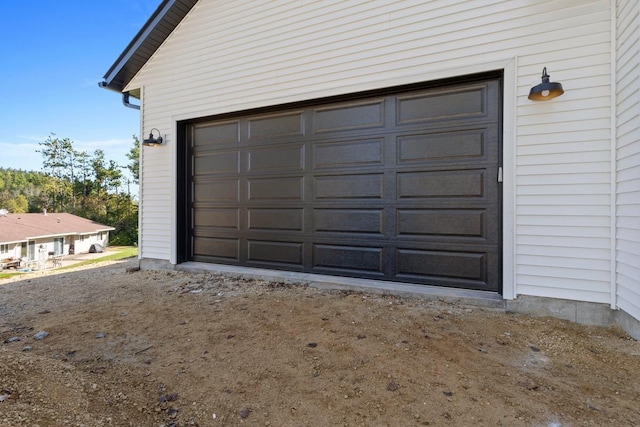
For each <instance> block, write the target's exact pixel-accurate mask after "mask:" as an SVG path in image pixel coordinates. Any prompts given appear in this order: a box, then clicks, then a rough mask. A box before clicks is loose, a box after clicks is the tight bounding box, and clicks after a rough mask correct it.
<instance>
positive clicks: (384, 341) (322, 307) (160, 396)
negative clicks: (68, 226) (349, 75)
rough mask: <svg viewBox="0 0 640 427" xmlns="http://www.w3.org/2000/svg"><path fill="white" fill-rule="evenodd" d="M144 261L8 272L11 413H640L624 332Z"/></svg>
mask: <svg viewBox="0 0 640 427" xmlns="http://www.w3.org/2000/svg"><path fill="white" fill-rule="evenodd" d="M135 265H137V260H128V261H118V262H108V263H101V264H99V265H98V266H97V267H93V268H86V267H85V268H84V269H81V268H78V269H76V270H67V271H63V272H50V273H48V274H45V273H38V274H34V275H32V276H23V277H18V278H12V279H6V280H3V281H0V425H2V426H6V427H9V426H29V427H36V426H39V427H45V426H118V427H120V426H136V427H138V426H152V427H160V426H165V427H179V426H201V427H203V426H235V425H248V426H249V425H251V426H412V425H416V426H420V425H434V426H440V425H442V426H471V425H492V426H493V425H497V426H545V427H551V426H557V427H559V426H583V425H587V426H590V425H594V426H614V425H615V426H634V425H635V426H637V425H640V343H638V342H637V341H634V340H632V339H631V338H629V337H628V336H627V335H625V334H624V332H622V331H621V330H619V329H617V328H601V327H584V326H579V325H576V324H572V323H569V322H566V321H560V320H556V319H548V318H530V317H526V316H521V315H514V314H506V313H503V312H497V311H491V310H487V309H482V308H478V307H468V306H462V305H456V304H450V303H444V302H441V301H436V300H425V299H417V298H415V299H411V298H398V297H393V296H388V295H376V294H363V293H349V292H344V291H326V290H318V289H314V288H307V287H302V286H290V285H284V284H281V283H268V282H261V281H253V280H243V279H233V278H230V277H225V276H217V275H212V274H187V273H183V272H170V271H155V272H153V271H139V272H133V273H127V272H126V270H125V269H126V268H128V267H132V266H135ZM41 331H44V332H47V333H48V336H47V337H45V338H44V339H41V340H37V339H35V338H34V336H35V335H36V334H37V333H38V332H41Z"/></svg>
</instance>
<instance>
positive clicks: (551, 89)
mask: <svg viewBox="0 0 640 427" xmlns="http://www.w3.org/2000/svg"><path fill="white" fill-rule="evenodd" d="M563 93H564V89H562V84H560V83H551V82H549V74H547V67H544V68H543V69H542V83H540V84H539V85H537V86H534V87H532V88H531V91H530V92H529V99H530V100H532V101H546V100H548V99H552V98H555V97H557V96H560V95H562V94H563Z"/></svg>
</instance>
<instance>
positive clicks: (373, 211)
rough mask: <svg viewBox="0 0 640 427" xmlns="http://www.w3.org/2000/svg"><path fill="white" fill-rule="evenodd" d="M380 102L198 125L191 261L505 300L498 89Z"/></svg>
mask: <svg viewBox="0 0 640 427" xmlns="http://www.w3.org/2000/svg"><path fill="white" fill-rule="evenodd" d="M380 93H381V95H379V96H372V97H368V98H366V97H365V98H363V99H361V100H350V101H340V102H335V103H326V104H322V105H309V106H308V107H303V108H301V107H296V108H294V109H290V110H286V109H283V110H281V111H275V112H273V113H266V114H260V115H245V116H244V117H240V118H238V119H237V120H236V119H228V118H227V119H222V120H219V121H216V120H212V121H211V122H210V123H196V124H193V125H191V128H189V129H190V132H188V135H191V136H192V138H193V140H192V141H191V144H190V145H189V147H190V148H189V150H190V151H189V156H188V159H187V166H186V168H187V170H188V171H189V176H190V180H191V181H190V184H191V187H190V194H189V196H190V208H191V215H187V216H188V219H187V221H189V224H188V226H189V229H188V231H187V233H185V234H187V235H188V237H186V238H189V239H190V243H191V244H190V246H189V247H191V251H192V252H191V254H190V257H189V259H193V260H196V261H203V262H219V263H227V264H233V265H247V266H256V267H265V268H276V269H285V270H286V269H290V270H295V271H306V272H314V273H323V274H336V275H345V276H354V277H364V278H376V279H383V280H394V281H402V282H412V283H423V284H430V285H442V286H454V287H463V288H471V289H480V290H492V291H500V289H501V254H502V249H501V241H500V239H501V237H500V236H501V227H502V222H501V221H502V220H501V201H500V197H501V190H500V184H499V183H498V182H497V174H498V167H499V164H500V152H501V151H500V150H501V140H500V135H501V133H500V102H499V95H500V83H499V80H498V79H495V80H489V81H481V82H478V83H465V84H460V85H453V86H450V87H445V88H437V89H433V88H432V89H424V90H417V91H416V90H411V91H407V92H399V91H398V92H396V93H393V92H390V91H385V92H380ZM190 168H192V169H190Z"/></svg>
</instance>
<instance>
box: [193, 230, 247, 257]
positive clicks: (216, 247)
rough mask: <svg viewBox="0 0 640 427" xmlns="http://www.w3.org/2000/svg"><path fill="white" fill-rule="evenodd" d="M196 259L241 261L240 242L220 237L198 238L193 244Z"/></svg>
mask: <svg viewBox="0 0 640 427" xmlns="http://www.w3.org/2000/svg"><path fill="white" fill-rule="evenodd" d="M193 253H194V258H196V260H197V257H199V256H201V257H205V258H207V257H208V258H221V259H227V260H233V261H239V260H240V240H239V239H234V238H227V239H225V238H220V237H198V236H196V238H195V239H194V244H193Z"/></svg>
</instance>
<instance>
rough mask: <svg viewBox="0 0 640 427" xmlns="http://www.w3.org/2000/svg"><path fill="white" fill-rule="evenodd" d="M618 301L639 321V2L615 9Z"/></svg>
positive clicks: (622, 2)
mask: <svg viewBox="0 0 640 427" xmlns="http://www.w3.org/2000/svg"><path fill="white" fill-rule="evenodd" d="M616 16H617V20H616V24H617V40H616V46H617V52H616V60H617V62H616V65H617V70H616V78H617V80H616V84H617V86H616V88H617V94H616V101H617V117H616V125H617V129H616V131H617V140H616V141H617V146H616V148H617V150H616V161H617V162H616V167H617V171H616V172H617V175H616V181H617V182H616V184H617V185H616V189H617V194H616V197H617V199H616V213H617V218H616V282H617V298H618V300H617V304H618V307H620V308H621V309H622V310H624V311H626V312H627V313H629V314H630V315H631V316H633V317H635V318H636V319H638V320H640V41H639V39H640V23H639V22H640V4H639V3H638V1H637V0H619V1H617V10H616Z"/></svg>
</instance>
